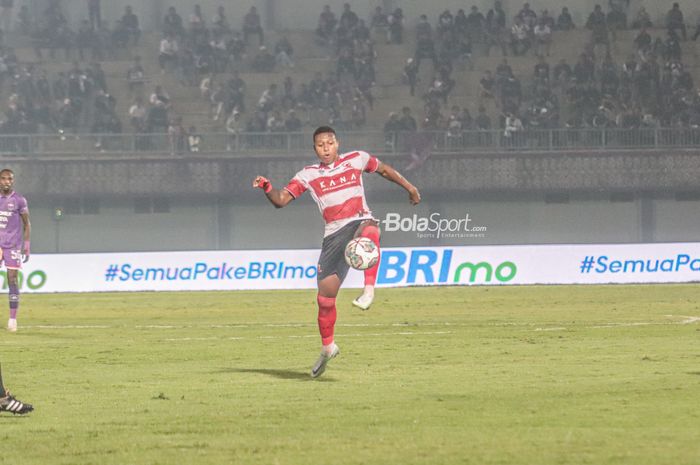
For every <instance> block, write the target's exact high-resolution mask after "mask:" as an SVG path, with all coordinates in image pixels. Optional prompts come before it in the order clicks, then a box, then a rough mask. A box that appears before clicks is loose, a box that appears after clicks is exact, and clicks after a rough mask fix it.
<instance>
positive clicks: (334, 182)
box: [309, 169, 362, 195]
mask: <svg viewBox="0 0 700 465" xmlns="http://www.w3.org/2000/svg"><path fill="white" fill-rule="evenodd" d="M361 177H362V172H361V171H360V170H356V169H350V170H347V171H344V172H342V173H338V174H335V175H333V176H324V177H320V178H316V179H314V180H312V181H311V182H309V184H310V185H311V188H312V189H313V190H314V192H316V194H318V195H323V194H329V193H331V192H336V191H339V190H342V189H347V188H349V187H355V186H359V185H360V183H361Z"/></svg>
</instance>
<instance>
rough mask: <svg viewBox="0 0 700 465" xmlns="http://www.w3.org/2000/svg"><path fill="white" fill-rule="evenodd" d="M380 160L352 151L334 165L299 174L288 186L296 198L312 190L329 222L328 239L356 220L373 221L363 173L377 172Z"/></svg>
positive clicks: (327, 225)
mask: <svg viewBox="0 0 700 465" xmlns="http://www.w3.org/2000/svg"><path fill="white" fill-rule="evenodd" d="M378 166H379V160H378V159H377V158H376V157H373V156H372V155H370V154H369V153H367V152H361V151H356V152H349V153H344V154H342V155H340V156H339V157H338V160H336V162H335V163H334V164H333V165H324V164H322V163H320V162H319V163H316V164H315V165H311V166H307V167H305V168H304V169H303V170H301V171H299V172H298V173H297V174H296V175H294V177H293V178H292V180H291V181H289V184H287V186H286V187H285V189H286V190H287V192H289V193H290V194H292V197H294V198H295V199H296V198H297V197H299V196H300V195H301V194H303V193H304V192H305V191H306V190H307V189H310V192H311V196H312V197H313V199H314V201H315V202H316V204H317V205H318V209H319V210H320V211H321V215H323V220H324V221H325V222H326V229H325V232H324V235H323V236H324V237H326V236H328V235H330V234H333V233H334V232H336V231H337V230H339V229H340V228H342V227H343V226H345V225H346V224H348V223H350V222H351V221H355V220H362V219H369V218H372V212H371V211H370V209H369V207H368V206H367V200H366V199H365V188H364V186H363V184H362V172H363V171H364V172H367V173H374V172H375V171H376V170H377V167H378Z"/></svg>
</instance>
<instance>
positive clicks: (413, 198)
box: [408, 187, 420, 205]
mask: <svg viewBox="0 0 700 465" xmlns="http://www.w3.org/2000/svg"><path fill="white" fill-rule="evenodd" d="M408 199H409V201H410V202H411V205H418V204H419V203H420V192H418V189H416V188H415V187H414V188H413V189H411V190H409V191H408Z"/></svg>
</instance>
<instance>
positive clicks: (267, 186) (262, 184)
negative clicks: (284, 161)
mask: <svg viewBox="0 0 700 465" xmlns="http://www.w3.org/2000/svg"><path fill="white" fill-rule="evenodd" d="M253 187H257V188H260V189H262V190H264V191H265V193H266V194H267V193H268V192H270V191H271V190H272V183H271V182H270V180H269V179H267V178H266V177H265V176H256V177H255V180H253Z"/></svg>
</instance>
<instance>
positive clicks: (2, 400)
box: [0, 369, 34, 415]
mask: <svg viewBox="0 0 700 465" xmlns="http://www.w3.org/2000/svg"><path fill="white" fill-rule="evenodd" d="M0 395H2V396H3V397H0V412H11V413H12V414H14V415H24V414H25V413H29V412H31V411H32V410H34V407H32V405H31V404H25V403H24V402H22V401H19V400H17V399H15V398H14V397H12V395H11V394H10V391H8V390H7V389H5V386H4V385H3V384H2V370H1V369H0Z"/></svg>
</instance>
